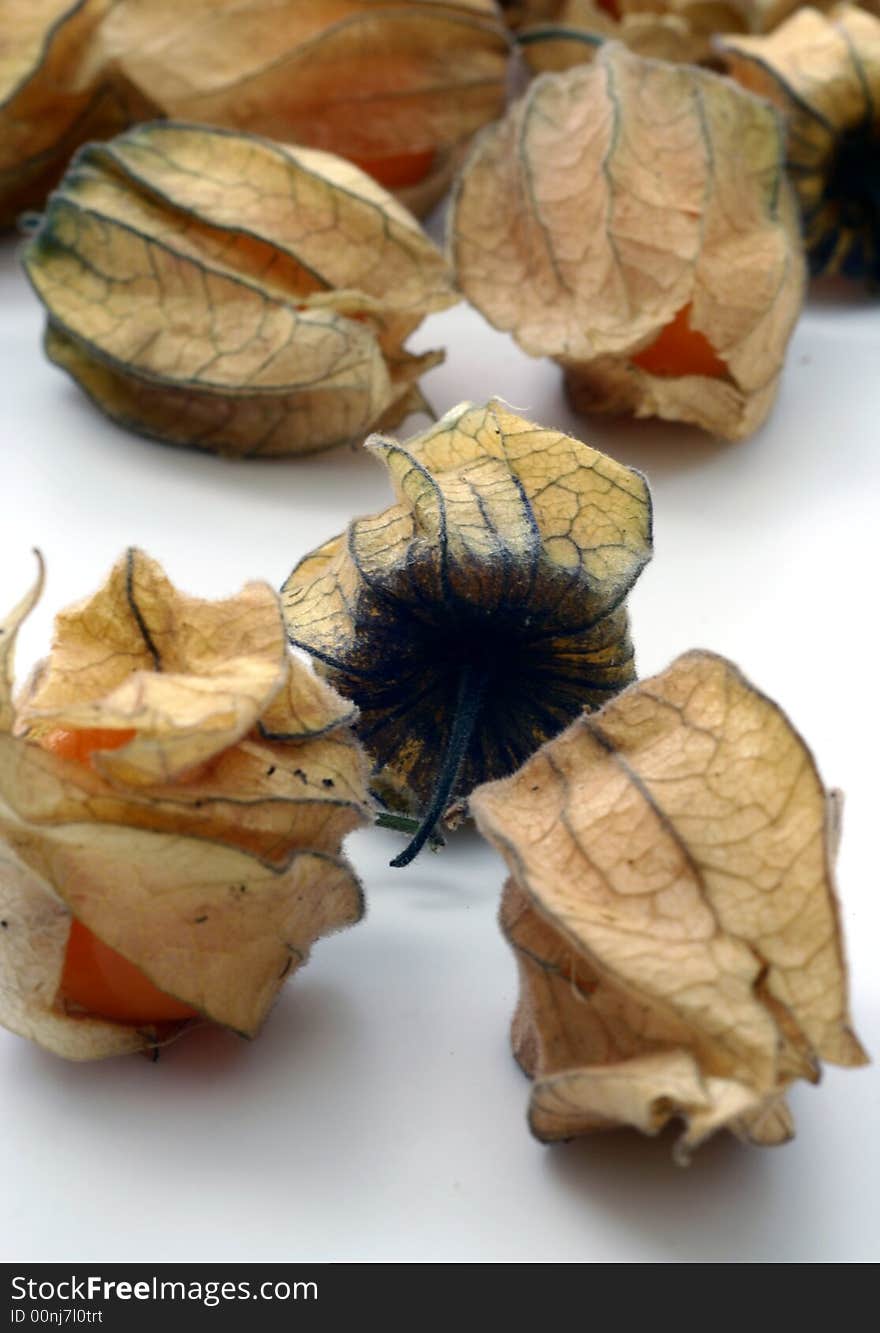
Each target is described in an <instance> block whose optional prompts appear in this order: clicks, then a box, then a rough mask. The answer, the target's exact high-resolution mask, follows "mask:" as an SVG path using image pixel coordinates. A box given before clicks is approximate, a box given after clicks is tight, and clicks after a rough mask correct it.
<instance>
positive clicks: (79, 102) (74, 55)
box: [0, 0, 128, 227]
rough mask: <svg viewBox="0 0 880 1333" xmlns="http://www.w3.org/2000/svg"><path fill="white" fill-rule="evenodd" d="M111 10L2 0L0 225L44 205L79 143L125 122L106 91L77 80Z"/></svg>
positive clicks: (104, 3)
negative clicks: (100, 26) (94, 37)
mask: <svg viewBox="0 0 880 1333" xmlns="http://www.w3.org/2000/svg"><path fill="white" fill-rule="evenodd" d="M110 8H111V0H0V32H2V34H3V40H2V46H0V227H8V226H12V224H13V223H14V222H15V220H16V218H17V216H18V214H19V213H20V212H21V211H22V210H23V209H27V208H32V207H36V206H38V205H39V204H41V203H42V201H43V199H44V198H45V197H46V193H47V191H48V190H49V189H50V188H51V186H52V185H53V184H54V183H55V181H56V180H57V179H58V177H59V176H60V175H61V172H62V170H63V169H64V165H65V163H66V162H67V159H68V158H69V157H70V154H71V153H72V152H73V150H74V149H75V148H77V147H78V146H79V144H81V143H82V142H83V141H84V140H85V139H87V138H90V137H91V136H93V135H94V136H96V137H104V136H106V135H110V134H115V133H116V132H117V130H120V129H123V128H124V126H125V125H126V124H127V123H128V115H127V112H126V111H124V110H123V108H122V106H121V105H120V103H119V100H118V98H117V97H116V96H115V95H114V93H113V91H112V90H111V89H109V88H106V87H104V88H101V87H97V88H96V87H94V86H92V85H91V84H90V83H89V81H88V80H85V81H83V80H82V79H81V77H80V71H81V67H82V64H83V61H84V59H85V58H86V52H87V50H88V46H89V43H90V42H91V40H92V39H93V36H94V33H95V30H96V28H97V26H98V24H99V23H100V22H101V20H102V19H103V18H104V17H105V15H106V14H107V13H108V11H109V10H110Z"/></svg>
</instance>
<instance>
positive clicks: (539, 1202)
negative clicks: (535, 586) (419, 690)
mask: <svg viewBox="0 0 880 1333" xmlns="http://www.w3.org/2000/svg"><path fill="white" fill-rule="evenodd" d="M41 324H42V317H41V312H40V309H39V307H38V303H37V301H36V299H35V298H34V297H32V296H31V294H30V291H29V289H28V287H27V284H26V283H25V281H24V278H23V277H22V276H21V274H20V273H19V271H18V268H17V264H16V260H15V247H14V245H13V244H12V243H11V242H7V243H6V244H5V245H2V244H0V495H2V510H0V513H2V521H0V602H2V606H3V609H4V610H5V609H6V608H7V607H10V606H11V605H12V604H13V602H14V601H16V600H17V599H18V597H19V595H20V594H21V593H22V592H23V590H24V588H25V587H26V586H27V585H29V583H30V580H31V577H32V574H33V562H32V557H31V556H30V554H29V552H30V548H31V547H32V546H34V545H39V546H40V547H42V549H43V551H44V553H45V555H46V557H47V560H48V569H49V581H48V588H47V592H46V595H45V597H44V601H43V604H42V606H41V607H40V608H39V610H38V611H37V613H36V614H35V615H34V616H33V618H32V620H31V621H30V622H29V624H28V626H27V627H26V629H25V631H24V632H23V634H22V636H21V648H20V654H19V672H20V675H23V673H24V671H25V669H26V668H28V667H29V666H30V665H31V664H32V662H33V660H34V659H35V658H36V657H37V656H39V655H41V654H42V653H44V652H45V651H46V648H47V646H48V636H49V632H50V623H51V615H52V614H53V613H54V611H56V610H58V609H59V608H60V607H62V606H63V605H65V604H66V603H68V602H70V601H72V600H74V599H77V598H79V597H82V596H84V595H85V594H86V593H89V592H91V591H92V590H93V589H94V588H95V587H96V586H97V584H98V583H99V582H100V581H101V580H102V579H103V577H104V575H105V574H106V571H107V569H108V567H109V566H110V565H111V564H112V562H113V561H114V560H115V559H116V557H117V556H118V555H119V554H120V552H121V551H122V549H123V548H124V547H125V546H127V545H129V544H132V543H135V544H138V545H141V546H143V547H145V548H146V549H147V550H148V551H150V552H151V553H152V554H153V555H155V556H156V557H158V558H159V559H160V560H161V561H162V562H163V563H164V565H165V567H166V569H167V571H168V573H169V575H170V576H171V578H172V579H173V580H174V581H175V582H177V583H179V584H180V585H182V586H183V587H184V588H186V589H187V590H188V591H190V592H193V593H197V594H199V595H202V596H227V595H229V594H230V593H232V592H233V591H234V590H236V589H237V588H238V587H239V586H240V585H241V584H242V583H243V582H244V581H245V580H246V579H248V578H254V577H264V578H266V579H267V580H268V581H269V582H271V583H272V584H273V585H275V586H277V585H279V584H280V583H281V582H282V580H283V579H284V578H285V577H286V575H287V573H288V572H289V570H290V569H291V567H292V566H293V564H294V563H295V562H296V560H297V559H298V558H299V557H300V556H301V555H302V554H303V553H304V552H305V551H307V550H308V549H309V548H311V547H312V546H314V545H315V544H317V543H318V542H319V541H322V540H324V539H325V538H326V537H328V536H330V535H332V534H333V533H335V532H337V531H339V530H340V529H341V528H342V527H343V526H344V525H345V523H346V522H347V521H348V520H349V518H350V517H352V515H353V514H355V513H365V512H371V511H373V510H376V509H380V508H383V507H385V505H386V504H387V503H388V502H389V489H388V487H387V484H386V481H385V477H384V474H383V470H382V469H381V467H380V466H379V465H378V464H377V463H375V462H374V461H373V460H371V459H370V458H368V457H367V456H366V455H365V454H364V453H362V452H358V451H356V450H341V451H336V452H333V453H328V454H323V455H319V456H317V457H313V458H308V459H303V460H299V461H297V460H290V461H287V462H281V463H276V464H267V463H262V464H261V463H256V462H254V463H229V462H223V461H220V460H217V459H214V458H211V457H209V456H203V455H199V454H191V453H186V452H182V451H177V450H173V449H169V448H163V447H162V446H160V445H158V444H155V443H151V442H149V441H146V440H141V439H138V438H136V437H133V436H130V435H127V434H125V433H124V432H122V431H121V430H119V429H117V428H116V427H114V426H112V425H111V424H110V423H109V422H107V421H105V420H104V419H103V418H101V417H100V416H99V415H98V414H97V412H96V411H95V410H94V409H93V408H92V407H91V406H90V405H89V403H88V402H87V401H86V399H85V398H84V397H83V396H82V395H81V394H80V393H79V392H78V390H77V389H76V388H75V386H74V385H73V384H72V383H71V382H69V381H68V380H67V378H66V377H65V376H64V375H63V374H62V373H61V372H60V371H58V370H56V369H55V368H54V367H52V366H50V365H49V364H48V362H46V361H45V360H44V358H43V355H42V352H41V348H40V333H41ZM444 345H445V346H446V347H447V348H448V354H447V361H446V364H445V366H443V367H441V368H439V369H438V370H436V371H434V372H432V373H431V374H430V375H429V376H427V377H426V380H425V388H426V390H427V392H428V395H429V397H430V398H431V399H432V401H433V402H434V405H435V407H436V408H437V409H438V410H439V411H445V410H446V409H447V408H449V407H450V406H452V405H453V404H454V403H456V402H458V401H460V400H462V399H466V398H469V399H473V400H477V401H480V400H485V399H486V398H488V397H489V396H491V395H493V394H498V395H500V396H502V397H505V398H507V399H508V400H509V401H510V402H511V403H513V404H514V405H516V406H517V407H519V408H520V409H522V410H523V412H524V413H525V414H526V415H528V416H530V417H532V418H533V419H535V420H537V421H540V422H542V423H544V424H547V425H554V426H558V427H561V428H564V429H568V430H570V431H571V432H572V433H574V434H577V435H579V436H580V438H582V439H586V440H587V441H588V442H589V443H591V444H595V445H598V446H599V447H601V448H604V449H606V450H607V451H608V452H610V453H612V454H614V455H615V456H616V457H617V458H619V459H621V460H622V461H623V462H626V463H629V464H632V465H635V466H637V467H639V468H641V469H643V470H644V471H645V472H647V474H648V476H649V479H650V481H651V485H652V488H653V493H654V505H655V523H656V554H655V558H654V563H653V564H652V565H651V566H650V567H649V568H648V570H647V571H646V573H645V574H644V575H643V576H642V579H641V581H640V583H639V585H638V587H637V589H636V591H635V593H634V595H633V596H632V598H631V607H632V617H633V626H634V637H635V642H636V646H637V653H638V665H639V669H640V673H641V674H642V675H648V674H650V673H652V672H653V671H656V670H659V669H661V668H662V667H664V666H665V665H666V664H667V663H668V662H669V661H670V660H671V659H672V658H673V657H674V656H675V655H676V654H678V653H679V652H681V651H683V650H685V649H688V648H691V647H697V646H702V647H707V648H712V649H715V650H717V651H719V652H722V653H725V654H727V655H728V656H730V657H732V658H734V659H735V660H736V661H737V662H739V664H740V665H741V666H742V668H743V669H744V670H745V671H746V672H747V673H748V674H749V675H750V676H751V678H752V679H753V680H754V681H755V683H756V684H757V685H759V686H760V687H761V688H762V689H764V690H765V691H767V692H768V693H769V694H770V695H772V696H773V697H775V698H776V699H777V700H778V701H779V702H780V703H781V704H782V705H783V706H784V707H785V708H786V709H787V711H788V712H789V714H790V716H791V717H792V718H793V719H794V721H795V723H796V724H797V725H798V726H799V728H800V729H801V730H802V732H803V734H804V735H805V737H806V738H807V740H808V742H809V743H810V745H811V746H812V747H813V749H814V751H815V753H816V755H817V757H818V760H819V764H820V768H821V770H822V772H823V775H824V777H825V779H826V781H827V782H828V783H829V784H833V785H837V786H840V787H843V788H844V789H845V791H846V793H847V805H846V811H845V815H846V818H845V827H844V840H843V847H842V855H841V860H840V876H839V879H840V888H841V893H842V898H843V915H844V919H845V925H846V928H847V935H848V940H849V954H850V960H851V966H852V984H853V1007H854V1013H855V1019H856V1026H857V1028H858V1030H859V1032H860V1035H861V1036H862V1039H863V1041H864V1042H865V1043H866V1045H867V1046H868V1049H869V1050H871V1051H872V1052H873V1053H874V1055H875V1056H876V1055H877V1053H878V1052H880V1036H878V1031H880V979H878V973H880V969H878V958H880V884H878V870H877V861H878V856H877V845H878V837H880V820H878V811H877V795H878V784H877V753H876V752H877V746H878V727H877V707H878V705H877V686H876V681H877V671H878V660H880V659H878V650H880V643H878V633H877V578H878V567H877V566H878V562H877V543H878V528H880V515H878V498H880V484H878V483H880V438H878V435H880V430H878V419H880V418H878V410H877V388H878V366H880V308H878V306H877V304H876V303H875V304H874V305H871V304H870V303H868V302H867V300H864V299H862V298H859V297H857V296H852V295H851V294H844V293H842V292H841V291H839V290H834V289H832V290H829V291H825V292H824V293H823V294H822V295H821V297H815V298H814V300H813V304H812V306H811V308H810V310H809V311H808V312H807V313H806V315H805V316H804V318H803V320H802V322H801V324H800V325H799V328H798V331H797V334H796V336H795V338H794V341H793V344H792V347H791V351H790V357H789V364H788V369H787V371H786V375H785V380H784V383H783V387H782V392H781V395H780V398H779V401H778V403H777V406H776V409H775V411H774V414H773V416H772V418H771V420H770V422H769V424H768V425H767V426H766V427H765V428H764V429H763V430H762V431H761V432H760V433H759V435H758V436H756V437H755V438H754V439H752V440H750V441H748V442H747V443H744V444H738V445H726V444H721V443H716V442H713V441H712V440H711V439H709V438H707V437H706V436H704V435H702V434H701V433H699V432H697V431H695V430H689V429H685V428H677V427H673V426H664V425H660V424H658V423H619V422H608V421H595V422H593V421H584V420H582V419H581V420H578V419H576V418H575V417H573V416H572V415H571V414H570V412H569V411H568V409H567V407H566V405H565V402H564V399H563V397H562V392H561V387H560V383H559V377H558V373H557V371H556V369H555V367H554V366H553V365H552V364H550V363H546V362H540V361H533V360H529V359H528V358H527V357H525V356H524V355H523V354H522V353H520V352H519V351H518V350H517V349H516V347H515V346H514V345H513V343H512V342H511V341H510V340H509V339H508V338H506V337H504V336H502V335H500V334H498V333H495V332H494V331H493V330H491V329H490V328H489V327H488V326H487V325H486V324H485V323H484V322H483V320H482V319H481V318H480V316H479V315H477V314H476V312H474V311H472V310H469V309H468V308H467V307H465V306H460V307H459V308H457V309H454V310H452V311H448V312H445V313H444V314H442V315H439V316H435V317H433V318H432V319H430V320H429V321H427V323H426V324H425V325H424V326H423V329H422V330H421V331H420V333H419V334H418V335H417V337H416V338H414V339H413V340H412V346H413V348H414V349H421V348H427V347H430V346H444ZM423 424H424V423H421V422H415V421H414V422H412V423H410V427H411V429H410V431H409V432H408V433H412V431H414V430H416V429H421V428H422V426H423ZM399 846H400V843H399V841H397V840H395V838H394V837H393V835H390V834H386V833H380V832H375V833H374V832H371V833H369V834H364V833H360V834H358V835H356V836H355V837H354V838H352V839H351V840H350V842H349V844H348V849H349V852H350V854H351V856H352V858H353V860H354V862H355V864H356V867H357V869H358V871H359V872H360V874H361V875H362V877H363V880H364V884H365V888H366V892H367V898H368V909H369V910H368V916H367V920H366V922H365V923H364V924H363V925H361V926H358V927H356V928H355V929H353V930H351V931H349V932H348V933H346V934H344V935H340V936H337V937H335V938H331V939H328V940H325V941H322V942H319V943H318V945H317V946H316V947H315V950H314V954H313V957H312V961H311V962H310V964H309V965H308V967H307V968H306V969H305V970H304V971H303V972H301V973H300V974H299V975H297V976H296V977H295V978H294V980H293V981H292V982H291V983H290V984H289V985H288V987H287V988H286V989H285V990H284V991H283V992H282V997H281V999H280V1001H279V1004H278V1005H277V1007H276V1009H275V1010H274V1012H273V1014H272V1015H271V1017H270V1019H269V1022H268V1024H267V1026H266V1028H265V1029H264V1032H263V1034H262V1035H261V1037H260V1038H259V1040H258V1041H256V1042H255V1043H253V1044H245V1043H243V1042H241V1041H239V1040H238V1039H236V1038H233V1037H231V1036H228V1035H226V1034H224V1033H222V1032H219V1031H207V1032H200V1033H196V1034H193V1035H192V1036H190V1037H188V1038H185V1039H183V1040H181V1041H180V1042H178V1043H177V1044H176V1045H174V1046H172V1047H171V1048H170V1049H169V1050H168V1051H167V1052H166V1053H165V1054H164V1055H163V1058H162V1059H161V1060H160V1061H159V1063H158V1064H156V1065H151V1064H149V1063H148V1062H147V1061H146V1060H144V1059H142V1058H140V1057H131V1058H125V1059H117V1060H110V1061H106V1062H103V1063H100V1064H92V1065H70V1064H67V1063H65V1062H63V1061H60V1060H58V1059H55V1058H53V1057H52V1056H50V1055H48V1054H46V1053H44V1052H42V1051H40V1050H38V1049H37V1048H36V1047H33V1046H31V1045H29V1044H28V1043H26V1042H24V1041H22V1040H20V1039H19V1038H17V1037H14V1036H11V1035H9V1034H7V1033H2V1032H0V1071H2V1072H0V1077H2V1093H0V1141H2V1143H3V1162H4V1166H3V1174H4V1183H3V1191H2V1205H0V1207H2V1248H3V1257H4V1258H5V1259H8V1260H13V1259H14V1260H16V1261H18V1262H25V1261H31V1262H33V1261H90V1262H98V1261H100V1262H109V1261H123V1260H132V1261H134V1260H137V1261H141V1262H151V1261H163V1260H172V1261H181V1260H196V1259H204V1260H245V1261H257V1260H291V1261H297V1260H298V1261H303V1260H318V1259H324V1260H327V1259H329V1260H346V1259H356V1260H420V1259H421V1260H443V1261H448V1260H468V1261H482V1260H507V1261H512V1260H519V1261H528V1260H538V1261H546V1260H564V1261H583V1260H587V1261H609V1260H611V1261H646V1260H647V1261H681V1260H698V1261H711V1260H715V1261H718V1260H721V1261H743V1260H751V1261H754V1260H772V1261H808V1260H813V1261H821V1260H825V1261H856V1260H859V1261H868V1260H876V1259H877V1258H878V1257H880V1135H878V1133H877V1129H878V1112H880V1076H878V1070H877V1068H876V1067H872V1068H869V1069H867V1070H859V1071H854V1072H853V1071H840V1070H833V1069H829V1070H828V1071H827V1073H826V1077H825V1079H824V1081H823V1083H822V1084H821V1085H820V1086H819V1087H818V1088H808V1087H802V1088H799V1089H798V1090H796V1091H795V1093H794V1095H793V1098H792V1102H793V1108H794V1111H795V1115H796V1119H797V1123H798V1137H797V1139H796V1141H795V1142H794V1143H792V1144H791V1145H789V1146H787V1147H785V1148H781V1149H775V1150H760V1149H756V1148H746V1147H743V1146H741V1145H739V1144H737V1143H736V1142H735V1141H734V1140H733V1139H728V1138H718V1139H717V1140H715V1141H713V1142H712V1143H710V1144H709V1145H707V1146H706V1147H704V1148H703V1149H701V1150H700V1151H699V1153H698V1154H697V1156H696V1158H695V1160H694V1162H693V1165H692V1166H691V1167H690V1168H689V1169H687V1170H682V1169H681V1168H678V1167H676V1166H674V1165H673V1163H672V1160H671V1155H670V1146H671V1145H670V1139H669V1137H664V1138H661V1139H660V1140H659V1141H648V1140H642V1139H640V1138H638V1137H637V1136H636V1135H635V1134H623V1133H622V1134H616V1135H612V1136H603V1137H599V1138H596V1139H593V1140H590V1141H583V1140H582V1141H580V1142H577V1143H572V1144H567V1145H561V1146H557V1147H554V1148H552V1149H548V1148H545V1147H542V1146H541V1145H539V1144H538V1143H536V1142H534V1141H533V1140H532V1139H531V1138H530V1136H529V1133H528V1130H527V1128H526V1123H525V1107H526V1100H527V1093H528V1085H527V1083H526V1080H525V1079H524V1078H523V1076H522V1075H521V1073H520V1072H519V1070H518V1069H517V1068H516V1066H515V1065H514V1063H513V1061H512V1059H511V1057H510V1054H509V1049H508V1044H507V1025H508V1021H509V1018H510V1014H511V1012H512V1009H513V1003H514V995H515V977H514V967H513V962H512V959H511V957H510V956H509V952H508V950H507V948H506V946H505V944H504V943H503V941H502V940H501V938H500V936H499V934H498V931H497V928H496V926H495V912H496V907H497V901H498V895H499V890H500V887H501V883H502V879H503V871H502V866H501V863H500V860H499V859H498V858H496V856H495V854H494V853H493V852H492V851H490V850H489V848H488V847H486V846H484V845H482V844H481V843H480V842H479V841H478V839H477V838H476V836H475V835H473V834H469V833H463V834H461V835H459V836H458V837H457V838H456V839H455V841H454V843H453V844H452V845H451V846H450V847H449V848H448V849H447V850H446V852H445V853H443V854H442V855H441V856H439V857H432V856H430V855H428V854H426V855H424V856H423V857H422V858H421V859H420V860H419V861H418V862H417V863H416V864H415V865H414V866H412V867H410V868H409V869H408V870H406V871H395V870H390V869H388V868H387V861H388V860H389V859H390V857H391V856H392V855H394V854H395V851H396V850H397V849H399Z"/></svg>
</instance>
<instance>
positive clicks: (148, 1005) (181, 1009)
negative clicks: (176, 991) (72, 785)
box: [40, 727, 197, 1023]
mask: <svg viewBox="0 0 880 1333" xmlns="http://www.w3.org/2000/svg"><path fill="white" fill-rule="evenodd" d="M134 734H135V733H134V731H132V730H124V731H111V730H107V729H102V728H97V727H96V728H92V729H83V730H78V731H70V730H67V729H66V728H61V727H58V728H56V729H55V730H54V731H50V732H48V733H47V734H46V735H45V736H43V737H41V739H40V744H41V745H42V747H43V749H44V750H50V751H51V752H52V754H57V755H58V756H59V757H60V758H62V759H72V760H74V761H75V762H76V763H80V764H87V763H89V761H90V759H91V756H92V755H93V754H94V753H95V751H96V750H118V749H119V748H120V747H121V746H123V745H127V744H128V742H129V741H130V740H131V739H132V737H133V736H134ZM60 993H61V996H62V997H63V999H64V1000H65V1001H66V1002H67V1003H68V1004H74V1005H77V1006H78V1007H80V1008H82V1009H85V1010H86V1011H87V1012H88V1013H90V1014H94V1015H95V1016H96V1017H99V1018H109V1019H111V1020H113V1021H114V1022H118V1023H163V1022H164V1023H167V1022H177V1021H180V1020H181V1019H185V1018H195V1017H197V1012H196V1010H195V1009H192V1008H190V1006H189V1005H187V1004H183V1003H181V1001H180V1000H176V999H175V998H174V996H173V995H166V994H165V992H164V991H160V990H159V989H158V988H157V987H156V986H154V985H153V983H152V981H150V980H149V978H147V977H146V976H144V974H143V972H142V971H141V970H140V968H138V967H135V965H134V963H130V962H129V961H128V959H127V958H123V957H122V955H121V954H119V953H117V952H116V950H115V949H111V948H110V946H109V944H104V942H103V940H99V939H98V937H97V935H94V934H93V933H92V932H91V931H90V930H89V928H88V926H84V925H83V924H82V922H81V921H77V920H74V921H73V923H72V925H71V928H70V935H69V936H68V939H67V951H66V953H65V955H64V970H63V972H62V974H61V986H60Z"/></svg>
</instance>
